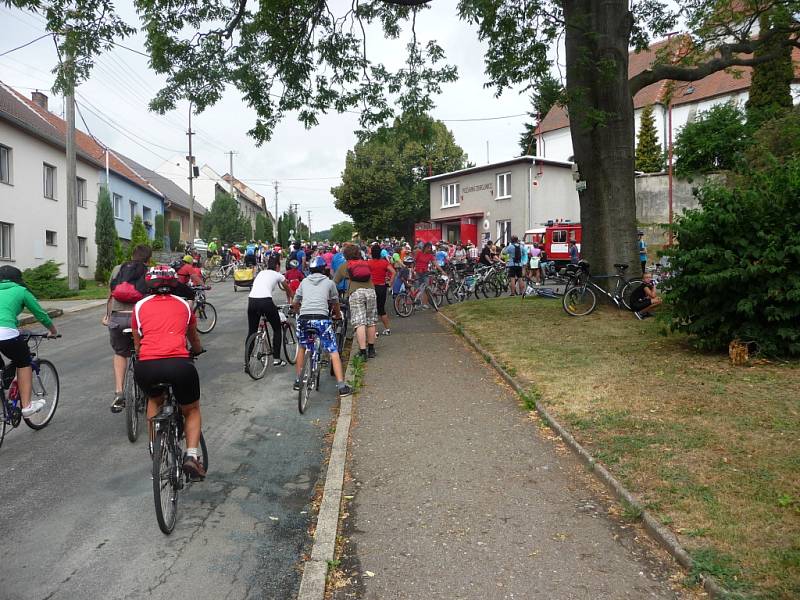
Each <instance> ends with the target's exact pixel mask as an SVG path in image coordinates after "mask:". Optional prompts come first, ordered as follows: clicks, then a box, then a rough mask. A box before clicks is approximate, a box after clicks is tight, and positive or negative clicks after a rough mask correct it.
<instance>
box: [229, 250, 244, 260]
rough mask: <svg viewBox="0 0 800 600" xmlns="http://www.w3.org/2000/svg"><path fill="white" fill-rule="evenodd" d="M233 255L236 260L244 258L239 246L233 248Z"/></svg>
mask: <svg viewBox="0 0 800 600" xmlns="http://www.w3.org/2000/svg"><path fill="white" fill-rule="evenodd" d="M231 256H232V257H233V258H235V259H236V260H239V259H240V258H242V253H241V252H240V251H239V249H238V248H231Z"/></svg>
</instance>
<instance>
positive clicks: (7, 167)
mask: <svg viewBox="0 0 800 600" xmlns="http://www.w3.org/2000/svg"><path fill="white" fill-rule="evenodd" d="M0 182H2V183H11V148H9V147H8V146H0Z"/></svg>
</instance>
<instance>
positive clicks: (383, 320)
mask: <svg viewBox="0 0 800 600" xmlns="http://www.w3.org/2000/svg"><path fill="white" fill-rule="evenodd" d="M381 323H383V329H384V330H386V329H389V315H381Z"/></svg>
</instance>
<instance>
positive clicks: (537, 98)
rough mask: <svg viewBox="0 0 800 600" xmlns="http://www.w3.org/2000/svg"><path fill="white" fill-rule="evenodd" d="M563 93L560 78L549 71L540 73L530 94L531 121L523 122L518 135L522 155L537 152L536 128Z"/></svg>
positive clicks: (529, 114)
mask: <svg viewBox="0 0 800 600" xmlns="http://www.w3.org/2000/svg"><path fill="white" fill-rule="evenodd" d="M563 93H564V86H562V85H561V81H560V80H558V79H556V78H555V77H553V75H552V74H550V73H545V74H544V75H542V79H541V80H540V81H539V82H538V85H537V87H536V91H535V92H533V93H532V94H531V106H532V107H533V110H532V111H531V112H529V113H528V116H529V117H530V118H531V122H530V123H525V131H523V132H522V135H520V137H519V148H520V150H521V151H522V154H523V155H528V154H530V155H535V154H536V153H537V149H536V129H537V127H538V126H539V123H541V121H542V119H544V118H545V116H546V115H547V113H549V112H550V109H551V108H553V106H555V105H556V104H557V103H558V102H559V101H560V100H561V97H562V94H563Z"/></svg>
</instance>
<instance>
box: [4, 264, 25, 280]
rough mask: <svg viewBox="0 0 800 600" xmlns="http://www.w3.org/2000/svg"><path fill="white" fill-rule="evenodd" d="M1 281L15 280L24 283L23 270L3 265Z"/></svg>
mask: <svg viewBox="0 0 800 600" xmlns="http://www.w3.org/2000/svg"><path fill="white" fill-rule="evenodd" d="M0 281H13V282H14V283H19V284H22V271H20V270H19V269H18V268H17V267H12V266H11V265H3V266H2V267H0Z"/></svg>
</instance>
